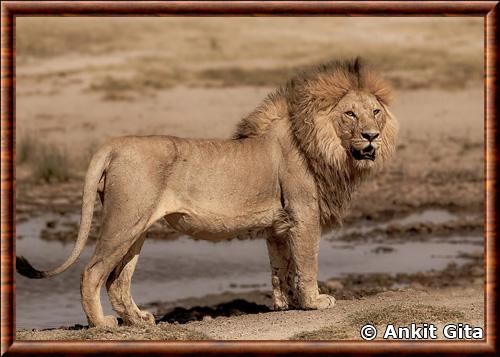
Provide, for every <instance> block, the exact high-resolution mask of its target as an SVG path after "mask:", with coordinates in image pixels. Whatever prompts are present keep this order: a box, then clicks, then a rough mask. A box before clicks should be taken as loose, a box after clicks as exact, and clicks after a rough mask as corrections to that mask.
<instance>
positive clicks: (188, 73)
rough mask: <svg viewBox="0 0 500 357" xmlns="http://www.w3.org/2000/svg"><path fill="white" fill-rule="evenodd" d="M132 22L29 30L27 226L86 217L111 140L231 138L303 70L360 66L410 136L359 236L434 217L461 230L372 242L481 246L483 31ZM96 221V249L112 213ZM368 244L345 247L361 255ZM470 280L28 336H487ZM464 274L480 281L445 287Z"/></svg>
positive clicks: (262, 300) (21, 122)
mask: <svg viewBox="0 0 500 357" xmlns="http://www.w3.org/2000/svg"><path fill="white" fill-rule="evenodd" d="M74 21H79V23H78V26H75V24H76V23H75V22H74ZM127 21H129V20H126V19H113V20H111V19H106V21H99V19H90V18H89V19H84V18H80V19H78V20H77V19H67V18H59V19H37V18H34V19H28V18H20V19H18V22H17V26H18V36H17V43H16V46H17V61H18V62H17V86H16V90H17V93H16V120H17V122H16V125H17V128H18V129H17V130H18V132H17V162H18V165H17V191H16V197H17V201H16V213H17V217H16V218H17V220H18V222H20V221H23V220H27V219H29V218H30V217H33V216H36V215H38V214H40V213H41V212H47V211H48V212H59V213H61V214H67V213H71V212H77V211H78V210H79V205H80V202H81V186H82V177H83V174H84V172H85V168H86V164H87V162H88V159H89V157H90V155H91V153H92V152H93V151H94V150H95V149H96V147H97V146H98V145H100V144H101V143H102V142H103V141H105V140H106V139H108V138H110V137H115V136H119V135H129V134H134V135H138V134H139V135H146V134H169V135H177V136H183V137H214V138H222V137H228V136H230V135H231V133H232V132H233V130H234V128H235V124H236V123H237V122H238V120H239V119H240V118H241V117H242V116H244V115H245V114H247V113H249V112H250V111H252V110H253V109H254V108H255V106H256V105H258V103H259V102H260V101H261V100H262V99H263V98H264V97H265V96H266V95H267V93H269V92H270V91H271V90H272V89H273V88H274V87H275V86H276V85H279V84H280V83H282V82H283V81H284V80H286V78H287V77H288V76H289V75H290V73H293V72H294V71H296V70H297V68H300V67H302V66H304V65H308V64H311V63H316V62H318V61H322V60H325V59H330V58H332V57H339V56H346V55H362V56H364V57H365V58H367V59H368V60H369V61H370V62H371V63H372V64H373V65H375V66H376V67H377V68H378V69H380V70H381V71H383V72H384V74H386V76H387V77H388V78H389V79H390V80H391V82H392V83H393V84H394V86H395V88H396V94H397V96H396V101H395V103H394V106H393V112H394V113H395V114H396V116H397V117H398V119H399V120H400V123H401V133H400V140H399V144H398V148H397V155H396V157H395V159H394V160H393V161H392V162H391V163H390V164H389V165H388V167H387V168H386V169H385V170H384V171H383V172H382V173H380V174H379V175H377V177H376V178H375V179H374V180H372V181H371V182H369V183H367V184H365V185H363V187H362V188H361V189H360V191H359V192H358V193H357V194H356V196H355V198H354V200H353V202H352V210H351V212H350V214H349V216H348V217H346V225H347V226H348V225H349V224H352V223H353V222H357V221H359V220H364V221H367V222H371V221H385V220H389V219H392V218H394V217H399V216H402V215H405V214H408V213H411V212H420V211H422V210H424V209H426V208H429V207H431V208H444V209H446V210H449V211H453V212H456V213H457V214H459V215H463V217H464V219H463V220H461V221H458V222H455V223H453V224H451V225H450V224H435V225H423V226H422V225H407V226H404V227H401V226H400V227H394V226H389V227H386V228H384V229H382V230H381V231H378V232H372V233H374V234H378V235H381V236H383V237H384V239H386V240H387V239H425V238H426V237H430V236H436V235H438V236H447V235H454V236H460V235H463V234H469V233H471V232H472V233H474V234H478V235H480V234H481V233H482V231H483V214H482V211H483V201H484V200H483V198H484V190H483V189H484V188H483V178H484V166H483V133H484V127H483V117H484V115H483V114H484V113H483V89H482V84H481V81H482V78H483V73H482V66H483V53H482V46H483V39H482V36H483V29H482V19H479V18H478V19H472V18H463V19H458V18H440V19H433V18H418V19H416V18H415V19H411V18H408V19H406V18H394V19H385V18H379V19H376V18H363V19H349V18H337V19H335V20H332V19H326V18H315V19H307V18H296V19H279V21H278V22H275V23H270V22H268V21H266V19H250V18H249V19H238V21H234V20H231V19H227V20H224V21H218V22H217V23H216V22H214V21H210V19H189V18H185V19H180V18H179V19H173V20H172V21H171V22H165V20H163V19H154V20H153V19H149V20H148V21H145V20H144V19H142V20H141V19H137V21H134V22H130V21H129V22H127ZM332 21H334V22H332ZM124 22H127V23H126V24H125V23H124ZM117 28H119V29H120V31H116V29H117ZM346 33H349V35H348V36H347V35H346ZM373 33H377V40H376V41H374V39H373ZM437 33H439V36H437V35H436V34H437ZM96 34H98V36H97V35H96ZM332 43H334V44H335V46H332ZM166 44H168V46H167V45H166ZM97 207H99V206H97ZM97 210H98V211H99V208H98V209H97ZM95 216H96V217H95V224H94V229H93V232H92V234H91V238H93V239H95V237H96V236H97V232H98V222H99V219H98V218H99V212H97V214H96V215H95ZM56 227H58V226H57V225H56ZM76 229H77V226H71V227H69V228H68V227H67V229H66V231H65V232H62V233H61V232H60V231H59V230H58V229H54V228H53V226H52V223H51V224H50V225H48V226H47V229H46V231H45V233H44V234H42V238H43V239H48V240H61V241H67V242H70V241H72V240H74V237H75V232H76ZM167 233H168V232H165V231H164V230H162V228H161V226H156V227H154V229H153V230H152V233H150V235H151V236H154V237H156V238H158V237H162V238H164V237H171V236H169V235H168V234H167ZM367 238H369V237H367V236H366V234H350V235H349V234H346V235H345V236H341V237H339V239H344V240H346V241H349V242H355V241H356V240H358V239H367ZM469 268H470V269H469V270H466V271H462V270H460V269H458V270H452V271H451V273H450V271H448V272H447V273H436V272H433V273H432V274H431V273H429V272H427V273H426V272H424V273H423V276H424V278H422V276H420V278H419V277H417V276H413V277H412V278H411V279H409V282H410V284H409V287H408V284H407V285H405V286H406V287H405V288H404V289H398V288H397V286H398V284H400V283H401V281H399V280H397V279H395V278H394V277H392V278H390V279H393V280H390V279H389V278H387V277H383V278H380V277H378V278H377V279H374V277H367V276H364V277H357V278H356V279H357V280H356V279H353V278H352V277H351V278H352V279H351V280H352V281H362V282H363V284H361V285H362V287H361V288H359V290H355V289H354V288H352V286H351V285H349V283H348V282H347V281H342V282H341V287H340V288H339V285H338V282H330V283H329V284H330V285H329V287H328V285H322V288H323V289H325V288H329V289H334V291H335V295H336V296H338V297H339V298H340V299H339V300H338V303H337V305H336V306H335V308H333V309H331V310H328V311H287V312H268V308H266V306H267V305H266V304H267V302H268V300H266V299H268V296H267V297H266V295H265V293H264V295H263V293H262V292H259V293H258V294H256V296H239V297H234V298H240V299H243V301H244V302H243V303H241V302H240V303H238V304H237V306H236V307H234V306H232V305H231V306H229V307H228V306H225V308H224V309H222V310H223V313H222V315H224V314H226V313H227V311H231V309H233V308H234V309H236V310H235V311H237V312H238V311H239V312H238V313H237V314H236V315H231V314H229V315H231V316H220V315H221V313H219V312H220V311H219V310H217V309H216V308H214V309H215V310H213V311H219V312H217V313H211V312H210V311H212V310H206V309H196V310H194V311H195V312H196V314H198V315H197V316H198V317H201V319H202V321H195V322H189V323H187V324H182V325H181V324H167V323H161V324H159V325H157V326H155V327H150V328H147V329H146V328H144V329H142V328H134V329H131V328H129V327H120V328H119V329H116V330H107V329H87V328H82V326H76V327H72V328H65V329H56V330H44V331H27V330H22V331H18V334H17V338H19V339H203V338H211V339H289V338H300V339H303V338H305V339H358V338H359V327H360V326H361V325H362V324H363V323H364V322H367V321H369V322H373V323H374V324H375V325H377V326H378V325H384V324H386V323H389V322H391V321H393V320H394V322H395V323H399V324H402V325H407V324H408V323H410V322H412V321H414V319H419V320H421V321H414V322H428V323H438V324H444V323H446V322H464V323H465V322H468V323H471V324H474V325H476V326H482V325H483V321H484V316H483V311H484V310H483V303H484V295H483V285H482V277H483V274H484V272H483V263H482V260H480V259H479V260H477V261H476V263H475V264H474V266H471V267H469ZM426 274H430V275H426ZM457 276H470V277H472V278H471V280H467V281H462V282H460V283H457V284H451V286H450V285H448V284H447V282H448V281H450V280H452V281H454V280H453V279H456V277H457ZM394 279H395V280H394ZM389 280H390V284H389V283H387V281H389ZM370 281H371V284H368V285H366V284H367V282H370ZM405 282H408V281H405ZM327 283H328V282H325V284H327ZM336 284H337V285H336ZM325 286H326V287H325ZM332 286H333V287H332ZM345 286H349V289H344V288H343V287H345ZM367 286H368V288H367ZM353 289H354V290H353ZM386 290H390V291H386ZM267 294H268V293H267ZM220 298H221V297H210V298H208V297H205V298H204V299H205V300H206V301H205V303H203V301H202V300H203V299H202V300H201V301H200V300H197V301H191V302H187V301H184V302H176V303H175V304H176V305H177V306H178V307H184V308H185V309H189V308H192V307H193V306H206V305H207V304H208V305H210V304H212V305H213V304H215V305H216V306H219V307H220V304H224V303H225V302H227V301H226V300H224V299H223V300H220ZM266 301H267V302H266ZM217 304H218V305H217ZM245 304H247V305H248V304H250V305H248V306H247V305H245ZM170 305H171V304H170ZM245 306H246V307H245ZM246 308H248V309H249V310H248V309H247V310H245V309H246ZM157 309H158V311H159V312H161V314H160V315H159V316H158V318H160V319H161V317H165V316H172V315H168V313H169V312H168V311H166V310H162V306H157ZM238 309H239V310H238ZM241 309H243V310H244V311H242V310H241ZM266 309H267V310H266ZM177 312H179V311H177ZM240 312H241V315H238V314H239V313H240ZM189 313H190V314H191V315H193V311H190V312H189ZM204 314H205V315H204ZM212 315H213V316H212ZM182 316H186V315H185V314H184V315H182ZM179 319H180V318H179V317H177V320H176V321H177V322H179ZM174 320H175V319H174Z"/></svg>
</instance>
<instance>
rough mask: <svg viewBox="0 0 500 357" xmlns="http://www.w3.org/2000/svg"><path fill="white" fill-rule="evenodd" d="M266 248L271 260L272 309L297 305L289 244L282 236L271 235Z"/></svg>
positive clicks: (282, 308)
mask: <svg viewBox="0 0 500 357" xmlns="http://www.w3.org/2000/svg"><path fill="white" fill-rule="evenodd" d="M267 249H268V252H269V260H270V262H271V274H272V278H271V279H272V280H271V281H272V285H273V308H274V310H286V309H288V308H290V307H297V301H296V299H295V286H294V278H295V271H294V266H293V260H292V257H291V254H290V245H289V244H288V242H287V240H286V239H285V238H284V237H281V236H278V235H271V236H270V237H268V238H267Z"/></svg>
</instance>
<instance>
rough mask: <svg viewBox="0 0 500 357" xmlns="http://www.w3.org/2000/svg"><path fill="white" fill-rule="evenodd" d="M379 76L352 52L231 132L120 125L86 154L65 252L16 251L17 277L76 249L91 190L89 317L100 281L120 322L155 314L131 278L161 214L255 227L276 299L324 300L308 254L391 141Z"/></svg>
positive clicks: (236, 229)
mask: <svg viewBox="0 0 500 357" xmlns="http://www.w3.org/2000/svg"><path fill="white" fill-rule="evenodd" d="M391 97H392V90H391V88H390V86H389V85H388V84H387V83H386V82H385V81H384V80H383V79H382V78H381V77H380V76H379V75H378V74H377V73H375V72H374V71H372V70H369V69H367V68H366V66H364V65H363V64H362V63H361V61H360V60H359V59H349V60H338V61H331V62H328V63H326V64H323V65H319V66H316V67H313V68H311V69H309V70H305V71H303V72H301V73H300V74H298V75H296V76H295V77H294V78H292V79H291V80H289V81H288V82H287V83H286V84H285V85H283V86H281V87H280V88H278V89H277V90H275V91H274V92H273V93H271V94H270V95H269V96H268V97H267V98H266V99H265V100H264V101H263V103H262V104H261V105H260V106H259V107H258V108H257V109H256V110H255V111H254V112H252V113H251V114H250V115H248V116H247V117H246V118H244V119H242V120H241V122H240V123H239V125H238V127H237V131H236V134H235V135H234V137H233V138H232V139H227V140H216V139H213V140H212V139H184V138H178V137H174V136H128V137H120V138H115V139H112V140H110V141H109V142H107V143H105V144H104V145H103V146H102V147H101V148H100V149H98V151H97V152H96V153H95V154H94V156H93V157H92V159H91V162H90V164H89V168H88V171H87V174H86V177H85V184H84V188H83V202H82V214H81V222H80V228H79V232H78V237H77V240H76V243H75V246H74V248H73V251H72V253H71V255H70V256H69V257H68V258H67V260H66V261H65V262H64V263H63V264H62V265H61V266H59V267H57V268H55V269H53V270H50V271H39V270H37V269H35V268H34V267H33V266H32V265H31V264H30V263H29V262H28V261H27V260H26V259H25V258H23V257H18V258H17V264H16V265H17V271H18V272H19V273H20V274H22V275H24V276H26V277H28V278H35V279H37V278H47V277H52V276H54V275H56V274H59V273H62V272H63V271H65V270H66V269H67V268H68V267H69V266H71V265H72V264H73V263H74V262H75V261H76V259H77V258H78V256H79V255H80V253H81V252H82V249H83V247H84V246H85V242H86V240H87V237H88V235H89V230H90V227H91V221H92V215H93V210H94V203H95V200H96V196H97V194H99V197H100V200H101V202H102V205H103V214H102V229H101V233H100V238H99V240H98V242H97V244H96V247H95V252H94V254H93V256H92V257H91V259H90V261H89V262H88V264H87V265H86V267H85V269H84V271H83V273H82V278H81V296H82V305H83V309H84V310H85V314H86V316H87V320H88V323H89V326H101V327H102V326H107V327H113V326H116V325H117V319H116V318H115V316H104V315H103V311H102V307H101V302H100V290H101V286H102V285H103V284H104V283H106V288H107V292H108V295H109V299H110V302H111V305H112V307H113V309H114V310H115V311H116V312H117V313H118V315H120V317H121V318H122V319H123V322H124V324H126V325H140V324H154V323H155V319H154V316H153V315H152V314H151V313H149V312H148V311H141V310H140V309H139V308H138V307H137V305H136V304H135V302H134V300H133V298H132V296H131V293H130V283H131V278H132V274H133V273H134V269H135V266H136V264H137V260H138V258H139V253H140V251H141V247H142V245H143V243H144V239H145V232H146V230H147V229H148V228H149V227H150V226H151V225H152V224H153V223H154V222H156V221H157V220H159V219H161V218H163V219H165V220H166V223H167V224H168V226H170V227H171V228H173V229H174V230H176V231H178V232H181V233H184V234H187V235H189V236H192V237H196V238H199V239H207V240H212V241H218V240H224V239H231V238H234V237H248V236H258V235H262V236H265V237H266V242H267V248H268V252H269V258H270V264H271V271H272V277H271V281H272V288H273V297H272V300H273V306H274V309H276V310H284V309H290V308H296V309H326V308H331V307H332V306H334V304H335V298H334V297H333V296H330V295H326V294H320V293H319V290H318V284H317V280H316V279H317V270H318V266H317V258H318V250H319V242H320V237H321V235H322V233H325V232H327V231H330V230H332V229H334V228H336V227H338V226H339V225H340V224H341V222H342V218H343V217H344V216H345V213H346V209H347V205H348V203H349V201H350V199H351V195H352V194H353V192H354V190H355V189H356V188H357V187H358V186H359V184H360V183H361V182H362V181H363V180H364V179H365V178H367V177H368V176H370V175H371V173H372V172H374V171H378V169H377V168H379V167H381V166H382V164H383V163H384V162H385V161H387V159H388V158H390V157H391V155H392V154H393V152H394V149H395V142H396V137H397V128H398V124H397V121H396V118H395V117H394V116H393V115H392V114H391V112H390V111H389V108H388V106H389V104H390V101H391Z"/></svg>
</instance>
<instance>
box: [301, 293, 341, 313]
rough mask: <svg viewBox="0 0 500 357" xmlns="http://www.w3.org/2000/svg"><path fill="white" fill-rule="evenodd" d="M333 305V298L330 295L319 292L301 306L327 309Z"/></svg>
mask: <svg viewBox="0 0 500 357" xmlns="http://www.w3.org/2000/svg"><path fill="white" fill-rule="evenodd" d="M334 305H335V298H334V297H333V296H331V295H327V294H320V295H318V297H317V298H316V299H314V300H312V301H308V302H307V303H306V304H303V306H302V308H304V309H306V310H323V309H329V308H331V307H333V306H334Z"/></svg>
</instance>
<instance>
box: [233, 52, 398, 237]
mask: <svg viewBox="0 0 500 357" xmlns="http://www.w3.org/2000/svg"><path fill="white" fill-rule="evenodd" d="M391 97H392V91H391V88H390V86H389V85H388V84H387V83H386V82H385V81H384V80H382V79H381V78H380V77H379V76H378V75H377V74H376V73H375V72H372V71H370V70H368V69H366V68H364V67H363V66H362V64H361V62H360V61H359V59H354V60H347V61H332V62H329V63H326V64H323V65H320V66H317V67H315V68H312V69H310V70H308V71H304V72H302V73H300V74H298V75H297V76H296V77H294V78H292V79H291V80H290V81H289V82H288V83H287V85H286V86H284V87H282V88H279V89H278V90H277V91H275V92H274V93H272V94H271V95H269V97H268V98H266V100H265V101H264V102H263V103H262V104H261V105H260V106H259V107H258V108H257V109H256V110H255V111H254V112H252V113H251V114H250V115H249V116H248V117H246V118H245V119H243V120H242V121H241V122H240V123H239V125H238V129H237V132H236V134H235V136H234V137H235V138H237V139H238V138H247V137H253V136H260V135H264V134H266V133H268V132H273V128H276V130H274V131H275V132H276V133H277V134H276V135H290V136H291V138H292V141H293V142H294V143H295V145H296V146H297V147H298V148H299V149H300V150H301V151H302V152H303V154H304V158H305V160H306V162H307V163H308V166H309V168H310V169H311V172H312V173H313V175H314V177H315V179H316V183H317V187H318V194H319V196H318V199H319V202H318V203H319V207H320V210H321V222H322V224H323V227H327V228H328V227H330V228H332V227H334V226H336V225H338V224H341V221H342V217H343V216H344V214H345V212H346V208H347V203H348V202H349V201H350V198H351V195H352V192H353V191H354V189H355V187H357V184H358V183H359V182H361V181H362V180H363V178H364V177H366V174H368V173H369V172H371V171H372V169H373V168H375V167H380V166H381V164H382V163H383V162H384V161H386V160H387V159H388V158H389V157H390V156H391V154H392V153H393V152H394V149H395V145H396V137H397V131H398V123H397V121H396V118H395V117H394V116H393V115H392V114H391V113H390V111H389V108H388V106H389V103H390V101H391ZM283 123H285V125H284V127H285V128H288V129H287V130H285V131H282V129H280V128H282V127H283V125H281V124H283Z"/></svg>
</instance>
